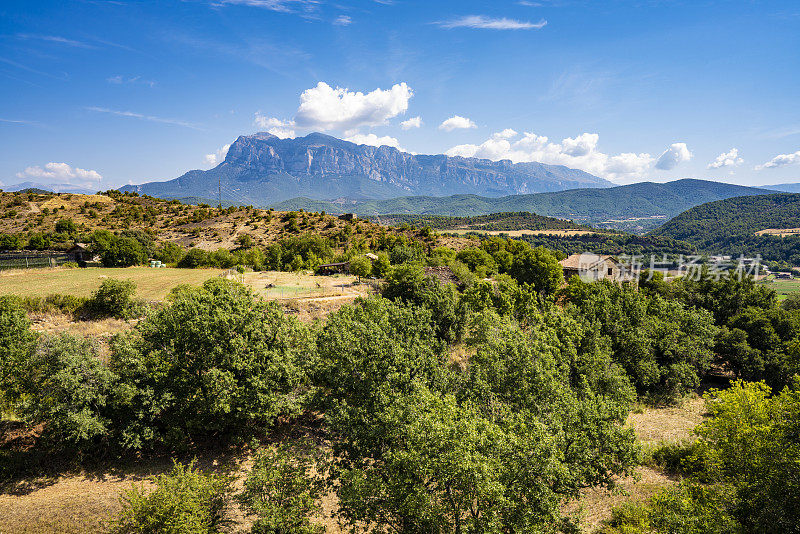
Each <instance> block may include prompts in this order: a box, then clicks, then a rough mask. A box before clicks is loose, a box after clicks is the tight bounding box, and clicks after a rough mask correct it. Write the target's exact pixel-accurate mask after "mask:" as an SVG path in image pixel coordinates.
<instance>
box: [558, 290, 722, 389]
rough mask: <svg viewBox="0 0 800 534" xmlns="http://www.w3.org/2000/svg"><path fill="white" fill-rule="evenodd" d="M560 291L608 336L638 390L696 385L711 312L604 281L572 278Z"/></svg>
mask: <svg viewBox="0 0 800 534" xmlns="http://www.w3.org/2000/svg"><path fill="white" fill-rule="evenodd" d="M563 293H564V295H565V298H566V300H567V302H569V303H570V304H571V305H572V306H573V307H574V311H575V312H576V317H577V318H579V320H582V321H585V322H586V324H587V325H588V326H590V327H591V328H593V329H595V330H597V331H598V332H599V333H600V334H601V335H603V336H607V337H608V339H609V340H610V341H611V346H612V350H613V354H614V359H615V360H616V361H617V362H619V363H620V364H621V365H622V366H623V367H624V368H625V370H626V372H627V373H628V375H629V376H630V377H631V380H632V381H633V383H634V384H635V385H636V388H637V390H638V392H639V393H640V394H642V395H646V396H650V397H651V398H653V399H656V400H666V401H672V400H675V399H676V398H678V397H679V396H681V395H683V394H685V393H687V392H689V391H691V390H693V389H694V388H696V387H697V386H698V385H699V383H700V379H701V377H702V376H703V375H704V373H705V372H706V370H707V369H708V367H709V365H710V363H711V359H712V357H713V353H712V348H713V346H714V338H715V335H716V333H717V328H716V327H715V326H714V322H713V318H712V317H711V314H710V313H708V312H706V311H705V310H697V309H694V308H689V307H686V306H684V305H683V304H681V303H680V302H677V301H674V300H665V299H663V298H661V297H659V296H653V297H647V296H645V295H643V294H642V293H640V292H638V291H636V290H635V288H633V287H632V286H629V285H619V284H614V283H611V282H606V281H601V282H595V283H591V284H585V283H583V282H580V281H579V280H578V279H577V278H573V279H572V280H570V284H569V286H568V287H567V288H566V289H565V290H564V291H563Z"/></svg>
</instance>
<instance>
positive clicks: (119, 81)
mask: <svg viewBox="0 0 800 534" xmlns="http://www.w3.org/2000/svg"><path fill="white" fill-rule="evenodd" d="M106 81H107V82H108V83H110V84H113V85H126V84H140V85H146V86H148V87H151V88H152V87H155V86H156V82H154V81H153V80H144V79H142V77H141V76H129V77H127V78H126V77H125V76H122V75H120V74H118V75H116V76H111V77H110V78H106Z"/></svg>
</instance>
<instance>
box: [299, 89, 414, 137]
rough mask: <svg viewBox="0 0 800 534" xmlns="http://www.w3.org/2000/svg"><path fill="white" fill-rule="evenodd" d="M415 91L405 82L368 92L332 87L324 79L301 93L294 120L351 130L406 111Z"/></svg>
mask: <svg viewBox="0 0 800 534" xmlns="http://www.w3.org/2000/svg"><path fill="white" fill-rule="evenodd" d="M412 96H414V92H413V91H412V90H411V88H410V87H409V86H408V85H406V83H405V82H403V83H398V84H395V85H393V86H392V87H391V89H375V90H374V91H371V92H369V93H366V94H365V93H361V92H353V91H349V90H348V89H346V88H342V87H337V88H335V89H334V88H333V87H331V86H330V85H328V84H327V83H325V82H319V83H318V84H317V85H316V87H312V88H311V89H306V90H305V91H303V93H302V94H301V95H300V107H299V108H298V109H297V113H296V114H295V117H294V122H295V124H296V125H297V126H299V127H302V128H312V129H319V130H334V129H336V130H352V129H355V128H358V127H361V126H379V125H382V124H386V122H387V121H388V120H389V119H391V118H393V117H396V116H398V115H399V114H401V113H405V112H406V110H407V109H408V101H409V100H410V99H411V97H412Z"/></svg>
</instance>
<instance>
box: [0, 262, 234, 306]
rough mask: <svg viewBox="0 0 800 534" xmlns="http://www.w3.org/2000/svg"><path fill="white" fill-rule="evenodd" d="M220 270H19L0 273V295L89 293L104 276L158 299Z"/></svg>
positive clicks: (141, 295)
mask: <svg viewBox="0 0 800 534" xmlns="http://www.w3.org/2000/svg"><path fill="white" fill-rule="evenodd" d="M222 272H223V271H222V270H220V269H172V268H165V269H151V268H150V267H128V268H125V269H122V268H102V267H88V268H86V269H67V268H56V269H20V270H13V271H3V272H0V295H18V296H20V297H44V296H47V295H51V294H54V293H60V294H66V295H75V296H78V297H88V296H90V295H91V294H92V293H93V292H94V291H95V290H96V289H97V288H98V287H100V284H101V283H102V282H103V280H105V279H106V278H117V279H120V280H131V281H132V282H134V283H135V284H136V297H137V298H142V299H145V300H151V301H159V300H164V297H166V296H167V294H168V293H169V292H170V291H171V290H172V288H174V287H175V286H177V285H179V284H191V285H200V284H202V283H203V282H205V281H206V280H207V279H209V278H212V277H214V276H219V275H220V273H222Z"/></svg>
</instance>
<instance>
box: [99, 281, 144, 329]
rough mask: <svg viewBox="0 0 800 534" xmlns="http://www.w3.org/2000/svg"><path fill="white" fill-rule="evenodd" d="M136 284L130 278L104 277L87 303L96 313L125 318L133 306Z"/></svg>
mask: <svg viewBox="0 0 800 534" xmlns="http://www.w3.org/2000/svg"><path fill="white" fill-rule="evenodd" d="M135 293H136V284H134V283H133V282H132V281H130V280H116V279H114V278H106V279H105V280H103V281H102V283H101V284H100V287H98V288H97V290H96V291H95V292H94V293H92V296H91V297H90V298H89V301H88V302H87V305H88V307H89V309H90V310H91V311H92V312H93V313H95V314H97V315H110V316H112V317H118V318H123V319H124V318H127V317H128V316H129V314H130V311H131V307H132V306H133V295H134V294H135Z"/></svg>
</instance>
